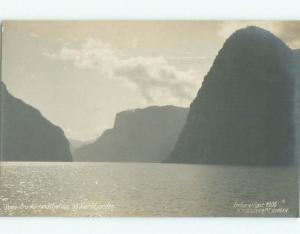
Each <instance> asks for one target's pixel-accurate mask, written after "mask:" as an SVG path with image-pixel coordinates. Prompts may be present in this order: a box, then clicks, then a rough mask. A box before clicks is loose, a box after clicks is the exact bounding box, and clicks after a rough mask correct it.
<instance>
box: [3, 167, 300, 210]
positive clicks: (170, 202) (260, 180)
mask: <svg viewBox="0 0 300 234" xmlns="http://www.w3.org/2000/svg"><path fill="white" fill-rule="evenodd" d="M0 179H1V181H0V215H2V216H52V215H56V216H296V215H297V212H298V207H299V205H298V172H297V170H296V169H293V168H289V167H246V166H244V167H243V166H207V165H184V164H177V165H176V164H151V163H20V162H16V163H14V162H9V163H8V162H5V163H2V164H1V177H0Z"/></svg>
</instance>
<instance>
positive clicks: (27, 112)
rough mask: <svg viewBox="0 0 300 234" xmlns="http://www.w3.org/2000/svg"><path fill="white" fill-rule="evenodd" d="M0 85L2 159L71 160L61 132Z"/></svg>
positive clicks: (66, 142) (66, 141) (66, 143)
mask: <svg viewBox="0 0 300 234" xmlns="http://www.w3.org/2000/svg"><path fill="white" fill-rule="evenodd" d="M0 86H1V87H0V88H1V89H0V94H1V100H0V102H1V107H0V111H1V125H0V127H1V129H0V131H1V132H2V134H1V142H2V144H1V154H2V155H1V158H2V160H4V161H72V156H71V153H70V150H69V142H68V140H67V139H66V137H65V135H64V133H63V131H62V130H61V129H60V128H59V127H57V126H55V125H53V124H52V123H50V122H49V121H48V120H46V119H45V118H44V117H43V116H42V115H41V113H40V112H39V111H38V110H36V109H35V108H33V107H32V106H30V105H27V104H25V103H24V102H23V101H21V100H20V99H17V98H15V97H13V96H12V95H11V94H10V93H9V92H8V91H7V89H6V87H5V85H4V84H3V83H2V81H1V82H0Z"/></svg>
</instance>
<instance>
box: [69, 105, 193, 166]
mask: <svg viewBox="0 0 300 234" xmlns="http://www.w3.org/2000/svg"><path fill="white" fill-rule="evenodd" d="M187 113H188V109H186V108H180V107H175V106H162V107H159V106H152V107H148V108H145V109H136V110H132V111H123V112H121V113H118V114H117V116H116V119H115V123H114V126H113V128H112V129H108V130H106V131H105V132H104V133H103V134H102V135H101V136H100V137H99V138H98V139H97V140H96V141H95V142H94V143H92V144H89V145H86V146H83V147H81V148H80V149H78V150H76V151H75V153H74V155H73V156H74V160H75V161H108V162H161V161H163V160H164V159H165V158H166V157H167V156H168V155H169V154H170V153H171V151H172V149H173V148H174V145H175V143H176V140H177V138H178V134H179V132H180V131H181V129H182V127H183V125H184V123H185V120H186V116H187Z"/></svg>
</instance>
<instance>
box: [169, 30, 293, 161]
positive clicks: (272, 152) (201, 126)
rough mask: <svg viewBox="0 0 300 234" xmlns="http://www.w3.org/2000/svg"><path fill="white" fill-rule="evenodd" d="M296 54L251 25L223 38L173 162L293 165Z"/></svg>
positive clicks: (191, 110) (193, 103)
mask: <svg viewBox="0 0 300 234" xmlns="http://www.w3.org/2000/svg"><path fill="white" fill-rule="evenodd" d="M293 64H294V59H293V53H292V50H290V49H289V48H288V47H287V46H286V45H285V44H284V43H283V42H282V41H281V40H280V39H279V38H277V37H275V36H274V35H273V34H271V33H270V32H268V31H266V30H263V29H260V28H257V27H247V28H245V29H241V30H238V31H237V32H235V33H234V34H232V35H231V36H230V37H229V38H228V39H227V40H226V42H225V43H224V46H223V48H222V49H221V50H220V52H219V54H218V55H217V57H216V59H215V61H214V63H213V66H212V67H211V69H210V71H209V72H208V74H207V75H206V77H205V79H204V82H203V84H202V87H201V88H200V90H199V92H198V95H197V97H196V98H195V100H194V101H193V102H192V104H191V106H190V112H189V115H188V118H187V122H186V125H185V127H184V128H183V130H182V132H181V134H180V137H179V140H178V142H177V144H176V146H175V148H174V150H173V152H172V153H171V155H170V157H169V158H168V159H167V160H165V162H169V163H203V164H245V165H270V164H280V165H281V164H289V163H291V162H292V161H293V159H294V158H293V157H294V154H293V147H294V126H293V125H294V119H293V109H294V106H293V103H294V75H293V69H292V68H293Z"/></svg>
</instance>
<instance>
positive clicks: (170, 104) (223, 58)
mask: <svg viewBox="0 0 300 234" xmlns="http://www.w3.org/2000/svg"><path fill="white" fill-rule="evenodd" d="M299 32H300V21H201V20H198V21H197V20H194V21H105V20H102V21H13V20H12V21H4V22H2V35H1V50H2V53H1V82H0V85H1V86H0V88H1V89H0V97H1V99H0V104H1V106H0V139H1V141H0V153H1V154H0V161H1V164H0V216H96V217H113V216H115V217H116V216H117V217H298V216H299V167H298V166H299V165H298V161H299V160H298V159H299V153H300V146H299V144H298V142H299V139H300V138H299V136H300V135H299V133H300V92H299V90H300V33H299Z"/></svg>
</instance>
